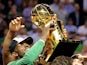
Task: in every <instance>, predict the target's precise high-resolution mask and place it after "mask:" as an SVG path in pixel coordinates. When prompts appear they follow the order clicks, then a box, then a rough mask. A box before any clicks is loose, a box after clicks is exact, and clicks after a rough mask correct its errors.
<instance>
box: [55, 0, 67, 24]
mask: <svg viewBox="0 0 87 65" xmlns="http://www.w3.org/2000/svg"><path fill="white" fill-rule="evenodd" d="M63 5H64V3H63V2H61V1H60V2H59V3H58V11H57V13H56V14H57V16H58V18H59V19H60V20H63V21H64V24H66V19H67V11H66V10H65V9H64V8H63Z"/></svg>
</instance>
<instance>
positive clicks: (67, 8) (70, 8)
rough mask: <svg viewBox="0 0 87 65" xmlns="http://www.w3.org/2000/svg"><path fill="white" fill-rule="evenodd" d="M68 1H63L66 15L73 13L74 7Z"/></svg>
mask: <svg viewBox="0 0 87 65" xmlns="http://www.w3.org/2000/svg"><path fill="white" fill-rule="evenodd" d="M69 1H70V0H64V9H65V10H66V11H67V12H68V15H69V14H70V13H72V12H74V6H73V4H72V3H70V2H69Z"/></svg>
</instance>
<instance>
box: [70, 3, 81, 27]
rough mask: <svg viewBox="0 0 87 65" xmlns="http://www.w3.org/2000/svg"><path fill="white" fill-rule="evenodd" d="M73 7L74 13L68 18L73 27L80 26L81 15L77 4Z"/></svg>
mask: <svg viewBox="0 0 87 65" xmlns="http://www.w3.org/2000/svg"><path fill="white" fill-rule="evenodd" d="M74 7H75V11H74V12H72V13H71V14H69V18H71V19H72V20H73V21H74V25H76V26H80V25H82V24H83V16H82V13H81V12H80V11H79V9H80V7H79V4H77V3H75V4H74Z"/></svg>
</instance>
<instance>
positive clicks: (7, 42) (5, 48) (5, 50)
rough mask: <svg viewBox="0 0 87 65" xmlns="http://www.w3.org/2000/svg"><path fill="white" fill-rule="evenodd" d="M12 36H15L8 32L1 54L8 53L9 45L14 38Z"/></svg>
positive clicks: (13, 33)
mask: <svg viewBox="0 0 87 65" xmlns="http://www.w3.org/2000/svg"><path fill="white" fill-rule="evenodd" d="M14 36H15V32H12V31H10V30H9V31H8V33H7V35H6V37H5V40H4V43H3V52H8V51H9V44H10V42H11V40H12V39H13V38H14Z"/></svg>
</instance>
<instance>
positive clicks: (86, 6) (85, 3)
mask: <svg viewBox="0 0 87 65" xmlns="http://www.w3.org/2000/svg"><path fill="white" fill-rule="evenodd" d="M83 10H84V12H85V13H87V0H83Z"/></svg>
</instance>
